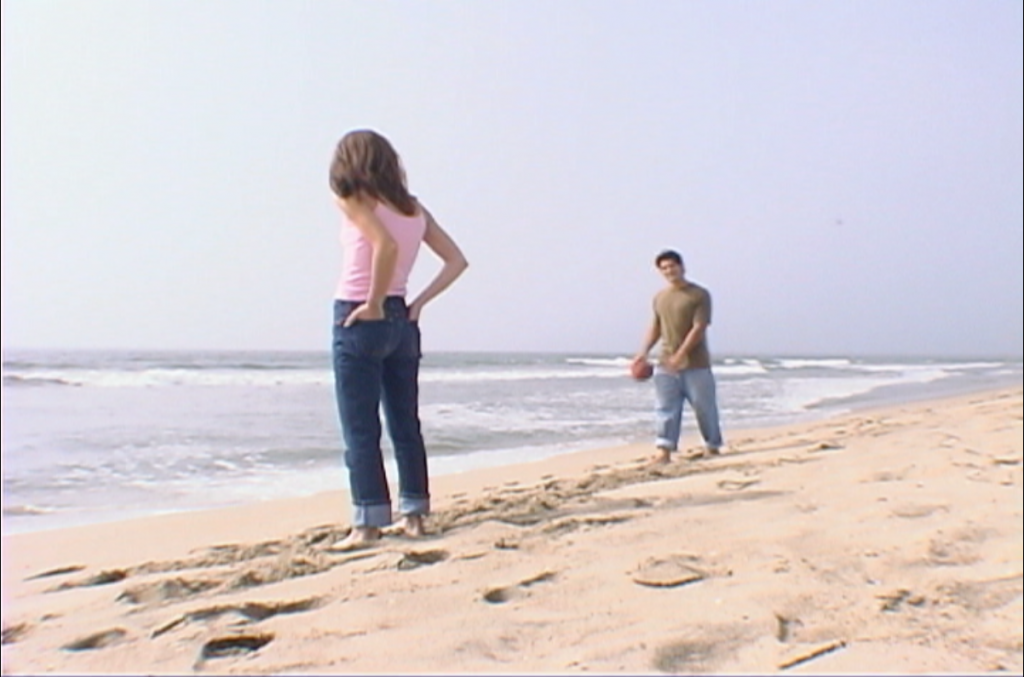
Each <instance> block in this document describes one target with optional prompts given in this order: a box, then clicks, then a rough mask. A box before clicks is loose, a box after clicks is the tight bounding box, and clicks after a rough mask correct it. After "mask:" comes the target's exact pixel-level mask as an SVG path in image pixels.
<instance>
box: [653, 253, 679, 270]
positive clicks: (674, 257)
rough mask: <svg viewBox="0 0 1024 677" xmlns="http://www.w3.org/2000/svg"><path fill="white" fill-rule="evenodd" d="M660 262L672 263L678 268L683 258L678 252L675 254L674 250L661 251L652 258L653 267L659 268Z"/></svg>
mask: <svg viewBox="0 0 1024 677" xmlns="http://www.w3.org/2000/svg"><path fill="white" fill-rule="evenodd" d="M662 261H674V262H675V263H677V264H678V265H680V266H681V265H683V257H682V256H680V255H679V252H677V251H676V250H674V249H666V250H664V251H662V252H661V253H660V254H658V255H657V256H656V257H655V258H654V265H655V267H657V268H660V267H661V262H662Z"/></svg>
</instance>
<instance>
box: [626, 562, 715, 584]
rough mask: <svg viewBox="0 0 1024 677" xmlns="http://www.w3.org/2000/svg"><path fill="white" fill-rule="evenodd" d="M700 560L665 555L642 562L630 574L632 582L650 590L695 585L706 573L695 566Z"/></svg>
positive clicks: (705, 576)
mask: <svg viewBox="0 0 1024 677" xmlns="http://www.w3.org/2000/svg"><path fill="white" fill-rule="evenodd" d="M699 561H700V558H698V557H695V556H693V555H667V556H664V557H652V558H650V559H647V560H644V561H643V562H641V563H640V565H639V566H638V567H637V568H636V570H635V571H633V573H632V574H631V577H632V579H633V582H634V583H636V584H638V585H644V586H647V587H650V588H675V587H679V586H681V585H687V584H689V583H696V582H697V581H702V580H704V579H705V578H707V577H708V575H709V574H708V572H707V571H706V570H704V569H702V568H699V567H697V566H696V564H697V563H698V562H699Z"/></svg>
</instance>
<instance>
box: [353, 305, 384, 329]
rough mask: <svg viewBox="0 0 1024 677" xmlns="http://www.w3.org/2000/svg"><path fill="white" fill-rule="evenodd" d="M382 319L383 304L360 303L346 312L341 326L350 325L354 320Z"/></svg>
mask: <svg viewBox="0 0 1024 677" xmlns="http://www.w3.org/2000/svg"><path fill="white" fill-rule="evenodd" d="M383 319H384V304H382V303H370V302H369V301H367V302H366V303H362V304H360V305H358V306H356V307H355V309H354V310H353V311H352V312H351V313H349V314H348V317H346V318H345V322H344V323H343V326H345V327H351V326H352V325H353V324H355V323H356V322H359V321H362V320H383Z"/></svg>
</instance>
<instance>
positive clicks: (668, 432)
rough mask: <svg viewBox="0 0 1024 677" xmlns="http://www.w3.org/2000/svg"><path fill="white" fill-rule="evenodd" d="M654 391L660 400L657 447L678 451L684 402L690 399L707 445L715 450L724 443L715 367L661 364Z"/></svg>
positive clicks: (656, 412) (657, 372)
mask: <svg viewBox="0 0 1024 677" xmlns="http://www.w3.org/2000/svg"><path fill="white" fill-rule="evenodd" d="M654 392H655V396H656V397H657V400H658V406H657V409H656V411H655V417H656V420H657V438H656V440H655V445H656V446H657V447H659V448H661V449H667V450H669V451H675V450H676V449H677V448H678V447H679V433H680V432H681V431H682V425H683V403H684V402H689V403H690V406H691V407H693V413H694V415H695V416H696V417H697V426H698V427H699V428H700V434H701V437H703V438H704V445H705V446H706V447H707V448H708V449H714V450H718V449H720V448H721V447H722V431H721V429H720V427H719V424H718V403H717V401H716V398H715V377H714V375H713V374H712V373H711V369H683V370H682V371H678V372H671V371H668V370H666V369H665V368H664V367H661V366H660V365H659V366H657V367H655V369H654Z"/></svg>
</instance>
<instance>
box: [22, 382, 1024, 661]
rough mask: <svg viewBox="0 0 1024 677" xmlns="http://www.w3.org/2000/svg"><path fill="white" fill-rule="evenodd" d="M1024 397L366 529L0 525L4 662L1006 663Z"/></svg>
mask: <svg viewBox="0 0 1024 677" xmlns="http://www.w3.org/2000/svg"><path fill="white" fill-rule="evenodd" d="M1022 411H1024V405H1022V392H1021V388H1019V387H1017V388H1012V389H1009V390H1005V389H1004V390H999V391H992V392H985V393H979V394H974V395H970V396H963V397H957V398H952V399H945V400H936V401H931V402H925V403H914V404H907V405H902V406H897V407H891V408H887V409H881V410H874V411H870V412H860V413H856V414H851V415H847V416H842V417H837V418H833V419H828V420H823V421H818V422H814V423H808V424H800V425H793V426H787V427H781V428H773V429H766V430H758V431H741V432H738V433H736V434H735V435H734V436H733V438H732V439H731V440H730V444H729V447H728V449H727V450H726V452H727V453H725V454H723V455H722V456H721V457H718V458H711V459H703V460H687V459H686V458H683V457H680V458H677V459H676V460H675V461H673V463H671V464H669V465H667V466H652V465H651V464H650V463H649V462H648V459H649V457H650V456H651V452H652V449H650V448H649V447H647V446H626V447H612V448H607V449H602V450H597V451H586V452H580V453H576V454H568V455H565V456H560V457H557V458H552V459H547V460H544V461H540V462H536V463H529V464H523V465H519V466H508V467H502V468H491V469H484V470H477V471H472V472H467V473H463V474H458V475H449V476H442V477H438V478H436V479H435V481H434V501H435V510H436V512H435V514H434V515H432V516H431V518H430V519H429V520H428V523H427V527H428V531H429V534H428V536H427V537H425V538H423V539H417V540H411V539H406V538H403V537H400V536H397V535H388V536H385V538H384V539H383V540H382V541H381V542H380V543H379V544H378V545H376V546H375V547H373V548H371V549H367V550H361V551H355V552H337V551H334V550H333V549H332V548H331V544H332V543H334V541H336V540H337V539H339V538H340V537H342V536H343V535H344V534H345V532H346V530H347V512H348V509H347V505H346V496H345V494H344V492H340V491H339V492H331V493H327V494H321V495H317V496H312V497H308V498H302V499H289V500H281V501H272V502H267V503H261V504H255V505H251V506H246V507H242V508H231V509H224V510H215V511H205V512H199V513H186V514H175V515H162V516H157V517H148V518H144V519H138V520H132V521H126V522H120V523H114V524H103V525H93V526H87V527H76V528H73V529H64V530H55V531H49V532H39V533H31V534H19V535H13V536H6V537H4V539H3V553H4V554H3V672H4V674H42V673H63V674H68V673H74V674H83V673H102V674H117V673H121V674H161V673H163V674H189V673H193V672H202V673H225V674H284V673H292V674H324V673H334V674H336V673H340V672H347V673H358V674H366V673H391V674H394V673H401V674H409V673H446V674H450V673H453V672H454V673H501V672H505V673H524V672H528V673H545V674H552V673H579V672H598V673H608V672H615V673H630V674H636V673H648V674H650V673H738V672H739V673H758V674H766V673H794V674H800V673H811V674H827V673H832V674H836V673H846V674H849V673H872V674H877V673H879V672H894V673H951V674H953V673H955V674H964V673H978V672H988V671H1009V672H1012V673H1020V672H1021V670H1022V667H1024V664H1022V624H1024V615H1022V541H1024V528H1022V501H1024V494H1022ZM689 441H690V442H694V441H695V440H689ZM339 479H343V478H342V477H339Z"/></svg>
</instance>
